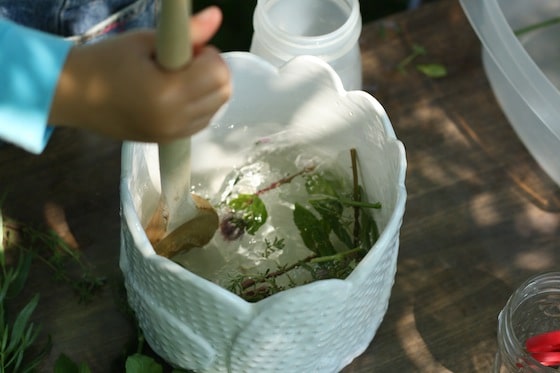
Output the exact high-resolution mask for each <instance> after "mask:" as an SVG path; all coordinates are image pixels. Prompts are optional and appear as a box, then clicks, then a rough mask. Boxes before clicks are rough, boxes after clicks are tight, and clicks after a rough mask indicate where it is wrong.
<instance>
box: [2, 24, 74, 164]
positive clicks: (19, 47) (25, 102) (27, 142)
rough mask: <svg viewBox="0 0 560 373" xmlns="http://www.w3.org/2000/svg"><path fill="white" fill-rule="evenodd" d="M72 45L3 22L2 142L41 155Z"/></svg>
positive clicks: (61, 39) (47, 137)
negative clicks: (53, 105)
mask: <svg viewBox="0 0 560 373" xmlns="http://www.w3.org/2000/svg"><path fill="white" fill-rule="evenodd" d="M71 46H72V43H71V42H69V41H66V40H64V39H63V38H60V37H56V36H54V35H49V34H46V33H43V32H40V31H36V30H32V29H29V28H25V27H22V26H19V25H16V24H15V23H13V22H11V21H8V20H4V19H0V139H2V140H4V141H7V142H11V143H13V144H16V145H18V146H20V147H22V148H23V149H25V150H27V151H29V152H32V153H37V154H38V153H41V152H42V151H43V150H44V148H45V146H46V145H47V141H48V139H49V137H50V135H51V133H52V127H49V126H48V125H47V121H48V116H49V111H50V107H51V104H52V100H53V97H54V94H55V90H56V85H57V82H58V78H59V76H60V73H61V71H62V67H63V66H64V62H65V61H66V57H67V55H68V52H69V50H70V48H71Z"/></svg>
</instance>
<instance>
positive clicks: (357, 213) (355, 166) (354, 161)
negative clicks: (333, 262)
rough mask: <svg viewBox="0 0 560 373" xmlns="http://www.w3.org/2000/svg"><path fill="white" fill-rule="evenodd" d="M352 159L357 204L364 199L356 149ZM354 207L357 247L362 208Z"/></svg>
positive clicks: (354, 194) (354, 198)
mask: <svg viewBox="0 0 560 373" xmlns="http://www.w3.org/2000/svg"><path fill="white" fill-rule="evenodd" d="M350 158H351V161H352V183H353V189H354V190H353V193H352V194H353V196H352V198H353V201H354V202H357V201H360V200H361V199H362V195H361V194H362V193H360V184H359V183H358V153H357V151H356V149H355V148H352V149H350ZM352 206H353V207H354V232H353V234H354V245H355V246H357V245H358V243H359V242H360V208H359V207H358V206H356V205H352Z"/></svg>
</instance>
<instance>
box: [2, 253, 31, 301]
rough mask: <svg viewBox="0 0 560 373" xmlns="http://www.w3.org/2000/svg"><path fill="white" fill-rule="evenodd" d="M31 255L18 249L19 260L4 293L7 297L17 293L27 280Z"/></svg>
mask: <svg viewBox="0 0 560 373" xmlns="http://www.w3.org/2000/svg"><path fill="white" fill-rule="evenodd" d="M32 259H33V257H32V255H31V254H28V253H24V252H23V250H21V251H20V256H19V260H18V263H17V266H16V269H15V271H14V277H13V279H12V281H11V283H10V286H9V288H8V292H7V293H6V297H7V298H13V297H15V296H16V295H18V294H19V293H20V292H21V291H22V289H23V287H24V285H25V282H26V281H27V277H28V276H29V269H30V268H31V261H32Z"/></svg>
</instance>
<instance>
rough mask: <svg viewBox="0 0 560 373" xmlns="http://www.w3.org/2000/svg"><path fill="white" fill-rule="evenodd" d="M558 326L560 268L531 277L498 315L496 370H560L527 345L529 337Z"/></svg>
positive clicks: (558, 328)
mask: <svg viewBox="0 0 560 373" xmlns="http://www.w3.org/2000/svg"><path fill="white" fill-rule="evenodd" d="M558 330H560V272H550V273H545V274H541V275H538V276H535V277H532V278H530V279H529V280H527V281H526V282H524V283H523V284H522V285H521V286H520V287H519V288H518V289H517V290H516V291H515V292H514V293H513V294H512V295H511V297H510V298H509V300H508V301H507V303H506V305H505V307H504V309H503V310H502V311H501V312H500V315H499V317H498V353H497V354H496V361H495V364H494V372H495V373H504V372H558V370H557V369H554V368H552V367H547V366H544V365H542V364H540V363H539V362H538V361H537V360H535V358H533V357H532V356H531V354H530V353H529V352H528V351H527V349H526V348H525V344H526V342H527V340H528V339H529V338H531V337H535V336H539V335H541V334H542V333H547V332H551V331H558ZM559 343H560V342H559Z"/></svg>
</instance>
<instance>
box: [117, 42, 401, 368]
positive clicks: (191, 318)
mask: <svg viewBox="0 0 560 373" xmlns="http://www.w3.org/2000/svg"><path fill="white" fill-rule="evenodd" d="M224 58H225V59H226V61H227V62H228V64H229V66H230V69H231V71H232V75H233V86H234V92H233V96H232V99H231V100H230V102H229V103H228V104H227V105H226V106H225V107H224V108H223V110H222V111H221V112H220V113H218V114H217V115H216V117H215V118H214V119H213V121H212V123H211V125H210V127H209V128H208V129H206V130H204V131H203V132H202V133H200V134H198V135H196V136H195V137H194V138H193V140H192V141H193V159H192V167H193V183H197V182H203V183H207V185H208V188H209V189H210V192H212V191H215V190H217V188H218V186H219V184H220V183H221V180H222V178H223V177H224V175H225V173H227V172H228V171H229V170H230V169H231V167H233V166H235V165H239V164H241V163H242V162H243V159H244V157H243V152H244V151H246V150H247V149H248V148H250V146H251V144H253V143H254V142H255V141H256V140H257V139H259V138H261V137H262V136H267V135H271V134H275V133H278V132H280V131H286V133H291V131H293V133H294V134H297V136H294V142H298V141H301V142H304V143H306V144H314V145H315V146H317V147H319V148H321V149H322V150H323V151H332V152H336V151H347V150H348V149H349V148H350V147H355V148H356V149H357V151H358V157H359V159H360V160H361V176H362V184H363V185H364V188H365V190H366V193H367V195H368V200H370V201H381V203H382V205H383V207H382V208H381V209H380V210H379V211H376V212H375V213H374V217H375V219H376V221H377V222H378V225H379V228H380V231H381V235H380V238H379V240H378V241H377V242H376V243H375V245H374V246H373V248H372V249H371V250H370V252H369V253H368V254H367V255H366V257H365V258H364V259H363V260H362V261H361V262H360V263H359V264H358V266H357V267H356V268H355V270H354V271H353V272H352V273H351V274H350V276H349V277H348V278H346V279H345V280H321V281H316V282H313V283H311V284H308V285H304V286H299V287H296V288H293V289H290V290H287V291H283V292H280V293H277V294H275V295H273V296H270V297H268V298H266V299H264V300H262V301H259V302H257V303H248V302H246V301H245V300H243V299H241V298H240V297H238V296H237V295H235V294H233V293H230V292H229V291H227V290H225V289H224V288H221V287H219V286H217V285H216V284H214V283H212V282H210V281H207V280H205V279H203V278H201V277H199V276H197V275H195V274H194V273H192V272H190V271H188V270H186V269H184V268H183V267H181V266H179V265H177V264H176V263H174V262H172V261H170V260H168V259H165V258H163V257H160V256H158V255H156V254H155V253H154V250H153V248H152V246H151V245H150V243H149V241H148V239H147V237H146V234H145V232H144V229H143V228H142V227H143V225H145V224H146V222H147V220H148V219H149V217H150V216H151V214H152V212H153V210H154V208H155V205H156V202H157V199H158V190H159V187H158V185H159V174H158V163H157V148H156V146H155V145H153V144H140V143H125V144H124V146H123V152H122V179H121V204H122V244H121V259H120V266H121V269H122V271H123V273H124V277H125V283H126V287H127V290H128V297H129V302H130V305H131V306H132V308H133V309H134V310H135V311H136V313H137V316H138V319H139V322H140V326H141V328H142V329H143V331H144V333H145V337H146V340H147V341H148V343H149V344H150V346H151V347H152V348H153V349H154V351H155V352H156V353H158V354H159V355H161V356H162V357H163V358H164V359H166V360H167V361H169V362H170V363H172V364H174V365H176V366H179V367H182V368H187V369H193V370H196V371H198V372H244V373H247V372H321V373H325V372H337V371H339V370H341V369H342V368H343V367H344V366H346V365H347V364H349V363H350V362H351V361H352V360H353V359H354V358H355V357H357V356H358V355H360V354H361V353H362V352H363V351H364V350H365V349H366V348H367V346H368V345H369V344H370V342H371V341H372V339H373V337H374V335H375V332H376V331H377V328H378V326H379V324H380V323H381V320H382V319H383V316H384V314H385V312H386V309H387V306H388V301H389V296H390V293H391V288H392V285H393V282H394V276H395V271H396V261H397V252H398V245H399V230H400V227H401V223H402V218H403V214H404V209H405V201H406V190H405V185H404V181H405V172H406V159H405V151H404V147H403V145H402V143H401V142H400V141H398V140H397V138H396V137H395V133H394V131H393V128H392V127H391V123H390V121H389V119H388V117H387V115H386V113H385V111H384V110H383V108H382V107H381V105H380V104H379V103H378V102H377V101H376V100H375V99H374V98H373V97H371V96H370V95H368V94H366V93H365V92H361V91H354V92H346V91H344V89H343V88H342V83H341V81H340V79H339V78H338V76H337V75H336V73H335V72H334V71H333V70H332V68H330V67H329V66H328V65H327V64H326V63H325V62H322V61H321V60H319V59H318V58H313V57H297V58H295V59H294V60H291V61H290V62H288V63H287V64H286V65H284V66H283V67H281V68H280V69H277V68H275V67H273V66H272V65H270V64H269V63H267V62H265V61H264V60H263V59H261V58H259V57H256V56H254V55H252V54H250V53H244V52H234V53H227V54H224ZM208 174H209V175H210V176H209V177H205V178H204V180H202V181H201V180H200V175H208Z"/></svg>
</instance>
